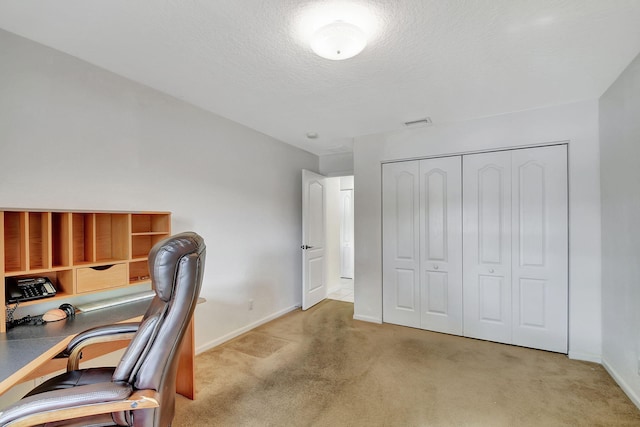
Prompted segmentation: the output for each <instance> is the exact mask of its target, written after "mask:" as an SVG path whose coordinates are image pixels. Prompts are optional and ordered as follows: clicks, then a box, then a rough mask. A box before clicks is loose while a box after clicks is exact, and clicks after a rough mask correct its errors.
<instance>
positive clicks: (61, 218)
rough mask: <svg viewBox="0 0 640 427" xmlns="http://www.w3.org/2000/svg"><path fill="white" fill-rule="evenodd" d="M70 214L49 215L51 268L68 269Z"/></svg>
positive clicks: (69, 260) (53, 213) (69, 261)
mask: <svg viewBox="0 0 640 427" xmlns="http://www.w3.org/2000/svg"><path fill="white" fill-rule="evenodd" d="M70 242H71V214H70V213H68V212H52V213H51V266H52V268H58V267H69V266H70V265H71V264H72V263H71V257H72V255H71V244H70Z"/></svg>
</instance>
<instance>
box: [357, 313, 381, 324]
mask: <svg viewBox="0 0 640 427" xmlns="http://www.w3.org/2000/svg"><path fill="white" fill-rule="evenodd" d="M353 320H362V321H363V322H369V323H378V324H381V323H382V319H381V318H379V317H373V316H363V315H361V314H354V315H353Z"/></svg>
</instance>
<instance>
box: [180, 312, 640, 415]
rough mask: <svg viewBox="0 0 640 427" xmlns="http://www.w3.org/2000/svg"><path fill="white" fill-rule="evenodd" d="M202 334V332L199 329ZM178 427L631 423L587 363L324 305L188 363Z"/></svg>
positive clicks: (606, 379) (604, 378) (627, 409)
mask: <svg viewBox="0 0 640 427" xmlns="http://www.w3.org/2000/svg"><path fill="white" fill-rule="evenodd" d="M200 327H202V326H200ZM196 365H197V370H196V387H197V397H196V400H195V401H189V400H187V399H185V398H182V397H181V396H179V397H178V402H177V405H176V417H175V419H174V424H173V425H174V427H176V426H177V427H180V426H640V410H638V408H637V407H636V406H634V404H633V403H632V402H631V401H630V400H629V399H628V398H627V396H626V395H625V394H624V393H623V392H622V390H621V389H620V388H619V387H618V386H617V385H616V383H615V382H614V381H613V379H611V377H610V376H609V375H608V374H607V372H606V371H605V370H604V368H603V367H602V366H600V365H598V364H594V363H588V362H580V361H575V360H569V359H568V358H567V357H566V356H565V355H562V354H555V353H549V352H544V351H538V350H531V349H527V348H522V347H515V346H508V345H502V344H496V343H490V342H486V341H480V340H474V339H468V338H462V337H456V336H451V335H446V334H438V333H433V332H428V331H422V330H417V329H412V328H406V327H400V326H395V325H388V324H383V325H376V324H371V323H366V322H359V321H355V320H353V304H349V303H346V302H339V301H330V300H328V301H324V302H322V303H320V304H319V305H317V306H316V307H314V308H312V309H310V310H308V311H306V312H302V311H295V312H292V313H290V314H288V315H286V316H283V317H281V318H279V319H277V320H274V321H272V322H270V323H268V324H265V325H263V326H261V327H259V328H257V329H255V330H253V331H251V332H248V333H246V334H244V335H242V336H240V337H238V338H236V339H234V340H232V341H229V342H227V343H225V344H223V345H221V346H219V347H216V348H214V349H212V350H209V351H207V352H204V353H202V354H200V355H198V356H197V358H196Z"/></svg>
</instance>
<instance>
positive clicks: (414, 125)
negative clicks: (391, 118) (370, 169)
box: [404, 117, 433, 128]
mask: <svg viewBox="0 0 640 427" xmlns="http://www.w3.org/2000/svg"><path fill="white" fill-rule="evenodd" d="M432 123H433V122H432V121H431V117H425V118H424V119H418V120H412V121H410V122H404V125H405V126H406V127H408V128H418V127H422V126H428V125H430V124H432Z"/></svg>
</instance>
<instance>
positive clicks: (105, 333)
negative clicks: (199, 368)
mask: <svg viewBox="0 0 640 427" xmlns="http://www.w3.org/2000/svg"><path fill="white" fill-rule="evenodd" d="M139 326H140V323H139V322H134V323H116V324H113V325H105V326H98V327H96V328H91V329H87V330H86V331H83V332H80V333H79V334H78V335H76V336H75V337H73V339H72V340H71V341H69V344H68V345H67V349H66V350H65V352H64V353H65V354H66V355H67V356H68V357H69V359H68V360H67V371H75V370H76V369H78V368H79V366H80V356H81V354H82V349H84V348H85V347H87V346H89V345H92V344H97V343H103V342H110V341H121V340H130V339H131V338H133V336H134V335H135V334H136V332H137V331H138V327H139Z"/></svg>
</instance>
